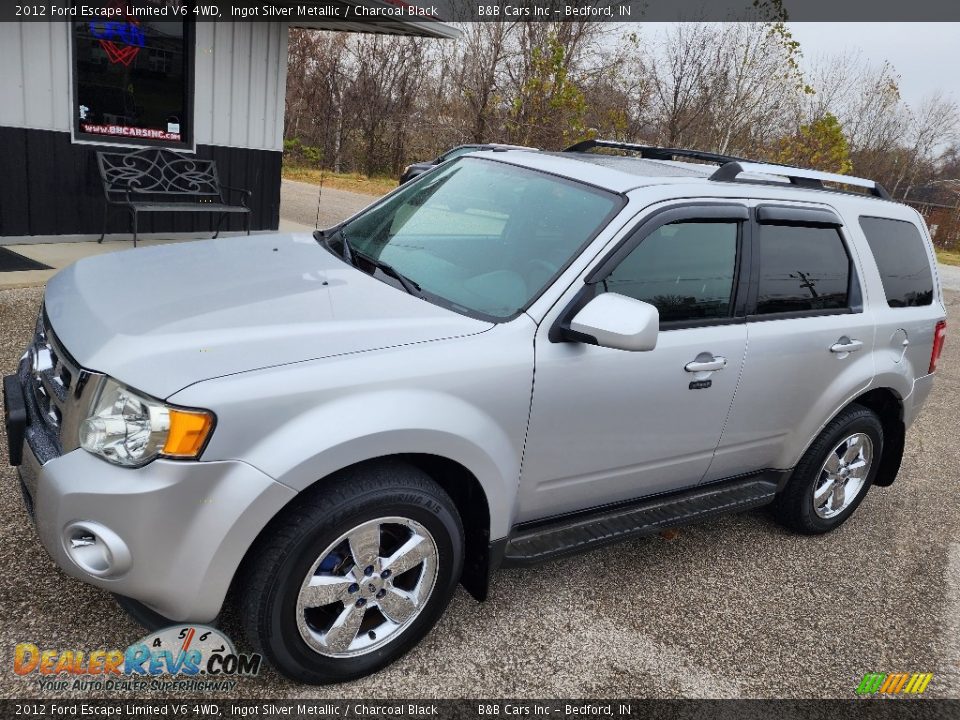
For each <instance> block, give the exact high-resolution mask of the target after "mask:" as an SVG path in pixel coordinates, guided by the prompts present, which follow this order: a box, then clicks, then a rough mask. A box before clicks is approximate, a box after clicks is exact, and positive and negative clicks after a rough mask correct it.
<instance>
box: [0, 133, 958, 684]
mask: <svg viewBox="0 0 960 720" xmlns="http://www.w3.org/2000/svg"><path fill="white" fill-rule="evenodd" d="M714 165H719V167H714ZM838 183H839V185H838ZM856 189H860V190H865V191H866V193H863V192H861V193H858V192H855V190H856ZM944 318H945V310H944V305H943V300H942V297H941V292H940V289H939V285H938V282H937V278H936V264H935V261H934V255H933V251H932V245H931V242H930V238H929V235H928V233H927V230H926V228H925V226H924V223H923V221H922V219H921V218H920V217H919V216H918V215H917V213H916V212H915V211H913V210H912V209H910V208H908V207H905V206H903V205H900V204H897V203H894V202H892V201H890V200H889V198H888V197H887V196H886V193H885V191H884V190H883V188H882V187H880V186H879V185H877V184H876V183H874V182H872V181H869V180H863V179H859V178H851V177H846V176H834V175H829V174H824V173H819V172H814V171H809V170H801V169H797V168H789V167H783V166H772V165H762V164H757V163H751V162H748V161H743V160H740V159H738V158H730V157H723V156H717V155H711V154H708V153H701V152H696V151H686V150H665V149H661V148H650V147H643V146H634V145H625V144H621V143H612V142H604V141H590V142H588V143H585V144H584V143H582V144H580V145H578V146H575V147H574V148H571V149H570V150H569V151H565V152H560V153H539V152H524V151H507V152H481V153H475V154H471V155H467V156H464V157H461V158H459V159H457V160H455V161H453V162H450V163H446V164H444V165H442V166H439V167H437V168H436V169H434V170H432V171H430V172H428V173H426V174H425V175H423V176H422V177H420V178H418V179H417V180H415V181H413V182H411V183H409V184H407V185H404V186H403V187H401V188H399V189H397V190H395V191H394V192H392V193H391V194H389V195H387V196H386V197H385V198H383V199H382V200H380V201H379V202H377V203H376V204H374V205H373V206H371V207H370V208H368V209H366V210H364V211H363V212H361V213H360V214H358V215H356V216H355V217H353V218H351V219H349V220H347V221H346V222H344V223H342V224H340V225H338V226H336V227H334V228H331V229H329V230H326V231H321V232H317V233H316V234H315V235H309V234H303V235H296V234H294V235H265V236H259V237H256V236H255V237H250V238H230V239H221V240H215V241H205V242H196V243H189V244H183V245H177V246H166V247H154V248H150V249H140V250H135V251H128V252H123V253H116V254H112V255H106V256H101V257H96V258H90V259H87V260H82V261H80V262H78V263H76V264H75V265H73V266H71V267H69V268H67V269H66V270H64V271H63V272H61V273H59V274H58V275H57V276H56V277H54V278H53V279H52V280H51V281H50V283H49V284H48V286H47V289H46V295H45V300H44V304H43V309H42V311H41V314H40V317H39V318H38V320H37V327H36V335H35V337H34V339H33V342H32V343H31V345H30V347H29V349H28V350H27V352H26V354H25V355H24V356H23V359H22V360H21V361H20V364H19V368H18V371H17V373H16V374H15V375H11V376H9V377H7V378H5V380H4V391H5V405H6V426H7V433H8V436H9V440H10V454H11V458H10V459H11V462H12V464H14V465H17V466H19V472H20V477H21V479H22V484H23V489H24V496H25V500H26V504H27V507H28V509H29V511H30V513H31V514H32V515H33V516H34V518H35V523H36V527H37V530H38V533H39V536H40V538H41V540H42V542H43V545H44V546H45V548H46V549H47V551H48V552H49V553H50V554H51V555H52V556H53V558H54V559H55V560H56V562H57V563H58V564H59V566H60V567H61V568H63V570H64V571H65V572H67V573H68V574H70V575H72V576H74V577H77V578H80V579H81V580H84V581H86V582H88V583H91V584H93V585H96V586H97V587H100V588H104V589H106V590H109V591H111V592H113V593H115V594H117V596H118V598H119V600H120V602H121V604H122V605H123V606H124V607H125V608H126V609H127V610H128V611H130V612H131V613H132V614H133V615H134V616H135V617H136V618H138V619H140V620H141V621H142V622H144V623H145V624H148V625H163V624H168V623H172V622H174V621H188V620H189V621H199V622H208V621H212V620H214V619H215V618H216V616H217V615H218V613H219V612H220V610H221V606H222V605H223V603H224V599H225V597H226V596H227V593H228V590H231V589H232V590H233V591H234V592H235V595H236V597H237V598H238V603H239V606H240V610H241V613H242V616H243V618H244V622H245V623H246V632H247V634H248V637H249V640H250V641H251V642H252V643H253V644H254V645H255V646H256V647H257V648H258V649H260V650H261V651H262V652H263V653H264V654H265V655H266V657H267V658H268V659H269V660H270V661H271V662H272V663H273V664H274V665H275V666H276V667H277V668H278V669H279V670H280V671H282V672H283V673H285V674H286V675H288V676H290V677H291V678H295V679H297V680H300V681H304V682H311V683H324V682H336V681H343V680H347V679H350V678H356V677H359V676H361V675H364V674H366V673H370V672H372V671H375V670H377V669H379V668H382V667H383V666H384V665H386V664H387V663H389V662H391V661H392V660H394V659H396V658H397V657H398V656H400V655H401V654H402V653H404V652H405V651H407V650H408V649H409V648H411V647H412V646H413V645H414V644H415V643H417V642H418V641H419V640H420V639H421V638H422V637H423V636H424V635H425V634H426V633H427V632H428V631H429V629H430V628H431V627H432V626H433V624H434V623H435V622H436V620H437V619H438V617H439V616H440V614H441V613H442V612H443V610H444V608H445V606H446V605H447V603H448V601H449V600H450V597H451V594H452V593H453V591H454V588H455V586H456V585H457V583H458V582H459V583H462V584H463V585H464V586H465V587H466V588H467V589H468V590H469V591H470V592H471V593H472V594H473V595H475V596H476V597H477V598H479V599H483V598H484V596H485V594H486V592H487V580H488V577H489V575H490V573H491V572H492V571H493V570H494V569H496V568H497V567H498V566H500V565H503V564H528V563H534V562H539V561H542V560H547V559H550V558H554V557H557V556H560V555H564V554H567V553H571V552H575V551H581V550H589V549H591V548H594V547H596V546H598V545H601V544H604V543H608V542H611V541H615V540H619V539H622V538H626V537H630V536H634V535H638V534H643V533H651V532H656V531H659V530H661V529H663V528H666V527H670V526H675V525H680V524H684V523H687V522H690V521H693V520H699V519H702V518H704V517H708V516H710V515H713V514H716V513H720V512H728V511H740V510H744V509H747V508H752V507H756V506H760V505H764V504H771V505H772V508H773V511H774V513H775V515H776V517H777V518H779V519H780V520H781V521H782V522H783V523H784V524H786V525H787V526H789V527H791V528H794V529H795V530H797V531H799V532H802V533H822V532H826V531H829V530H832V529H834V528H836V527H837V526H838V525H840V524H841V523H843V522H845V521H846V520H847V519H848V518H849V517H850V516H851V514H852V513H853V512H854V510H855V509H856V508H857V506H858V505H859V504H860V502H861V500H862V499H863V497H864V495H865V493H866V492H867V490H868V489H869V488H870V486H871V485H889V484H890V483H892V482H893V481H894V478H895V476H896V474H897V471H898V469H899V465H900V460H901V455H902V453H903V449H904V433H905V430H906V428H907V427H908V426H909V425H910V423H911V422H912V421H913V420H914V419H915V418H916V416H917V413H918V412H919V411H920V408H921V406H922V405H923V403H924V400H925V399H926V397H927V395H928V393H929V392H930V388H931V384H932V382H933V376H934V371H935V369H936V364H937V358H938V356H939V354H940V349H941V347H942V345H943V341H944V334H945V322H944ZM231 597H232V596H231Z"/></svg>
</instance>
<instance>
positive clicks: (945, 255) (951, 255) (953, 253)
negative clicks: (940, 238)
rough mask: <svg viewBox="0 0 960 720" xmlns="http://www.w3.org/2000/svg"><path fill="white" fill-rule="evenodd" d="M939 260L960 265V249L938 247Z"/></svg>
mask: <svg viewBox="0 0 960 720" xmlns="http://www.w3.org/2000/svg"><path fill="white" fill-rule="evenodd" d="M937 260H939V261H940V262H942V263H943V264H944V265H960V251H958V250H941V249H940V248H937Z"/></svg>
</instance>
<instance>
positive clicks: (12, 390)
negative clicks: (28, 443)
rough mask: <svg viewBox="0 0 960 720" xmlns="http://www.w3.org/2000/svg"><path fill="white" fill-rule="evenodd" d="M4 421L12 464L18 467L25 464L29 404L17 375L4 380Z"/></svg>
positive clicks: (6, 377)
mask: <svg viewBox="0 0 960 720" xmlns="http://www.w3.org/2000/svg"><path fill="white" fill-rule="evenodd" d="M3 421H4V425H5V426H6V428H5V429H6V431H7V453H8V454H9V456H10V464H11V465H13V466H14V467H16V466H17V465H19V464H20V463H22V462H23V439H24V437H25V436H26V432H27V404H26V401H25V400H24V397H23V388H22V387H21V385H20V378H19V377H18V376H17V375H6V376H5V377H4V378H3Z"/></svg>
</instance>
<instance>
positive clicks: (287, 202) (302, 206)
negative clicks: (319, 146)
mask: <svg viewBox="0 0 960 720" xmlns="http://www.w3.org/2000/svg"><path fill="white" fill-rule="evenodd" d="M376 199H377V197H376V196H374V195H362V194H360V193H355V192H349V191H347V190H336V189H334V188H328V187H325V188H323V190H322V191H321V189H320V187H319V186H317V185H311V184H309V183H302V182H296V181H295V180H284V181H283V183H282V185H281V187H280V217H282V218H283V219H284V220H291V221H293V222H295V223H300V224H301V225H308V226H310V227H320V228H325V227H330V226H331V225H336V224H337V223H338V222H340V221H341V220H343V219H344V218H346V217H349V216H350V215H353V214H354V213H357V212H359V211H360V210H363V208H365V207H366V206H367V205H369V204H370V203H372V202H374V201H375V200H376ZM318 206H319V215H318Z"/></svg>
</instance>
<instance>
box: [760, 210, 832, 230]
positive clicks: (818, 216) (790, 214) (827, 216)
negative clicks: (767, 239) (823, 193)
mask: <svg viewBox="0 0 960 720" xmlns="http://www.w3.org/2000/svg"><path fill="white" fill-rule="evenodd" d="M757 222H758V223H760V224H761V225H802V226H804V227H843V220H841V219H840V216H839V215H837V214H836V213H835V212H833V210H827V209H825V208H808V207H796V206H795V205H758V206H757Z"/></svg>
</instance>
